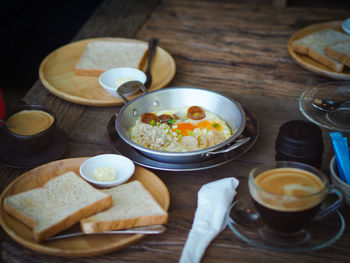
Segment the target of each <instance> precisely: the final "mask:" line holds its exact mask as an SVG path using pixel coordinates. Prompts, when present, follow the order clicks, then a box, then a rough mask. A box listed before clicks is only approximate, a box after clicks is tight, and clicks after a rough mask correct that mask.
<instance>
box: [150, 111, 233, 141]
mask: <svg viewBox="0 0 350 263" xmlns="http://www.w3.org/2000/svg"><path fill="white" fill-rule="evenodd" d="M187 110H188V107H183V108H177V109H167V110H163V111H157V112H154V113H155V114H156V115H158V116H159V115H162V114H168V115H171V116H176V117H178V119H176V122H175V123H174V124H173V125H172V126H171V129H172V131H173V132H176V133H177V134H178V135H182V136H191V135H201V134H203V133H204V134H206V133H207V132H209V131H211V130H217V131H220V132H221V133H222V134H223V135H224V136H225V138H226V139H228V138H230V137H231V135H232V132H231V129H230V128H229V127H228V125H227V124H226V122H225V121H224V120H222V119H221V118H219V117H218V116H217V115H216V114H214V113H212V112H209V111H207V110H205V109H203V110H204V112H205V117H204V118H203V119H201V120H193V119H190V118H188V117H187Z"/></svg>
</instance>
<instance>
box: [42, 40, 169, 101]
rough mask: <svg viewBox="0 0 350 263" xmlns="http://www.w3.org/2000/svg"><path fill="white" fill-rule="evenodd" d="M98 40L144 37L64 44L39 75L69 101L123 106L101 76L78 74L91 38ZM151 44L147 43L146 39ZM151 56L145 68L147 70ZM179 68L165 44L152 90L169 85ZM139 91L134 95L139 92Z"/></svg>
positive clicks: (44, 63)
mask: <svg viewBox="0 0 350 263" xmlns="http://www.w3.org/2000/svg"><path fill="white" fill-rule="evenodd" d="M95 40H113V41H116V42H124V43H132V42H142V43H145V42H143V41H140V40H134V39H126V38H91V39H85V40H81V41H77V42H73V43H71V44H68V45H65V46H62V47H60V48H58V49H56V50H55V51H53V52H52V53H50V54H49V55H48V56H47V57H46V58H45V59H44V60H43V61H42V62H41V64H40V68H39V77H40V80H41V82H42V83H43V84H44V86H45V87H46V88H47V89H48V90H49V91H50V92H51V93H53V94H54V95H56V96H57V97H60V98H61V99H64V100H67V101H69V102H73V103H77V104H82V105H89V106H119V105H122V104H123V101H122V100H121V99H120V98H118V97H114V96H112V95H110V94H108V93H107V92H106V91H105V90H104V89H103V88H102V87H101V86H100V84H99V83H98V77H85V76H76V75H74V72H73V69H74V66H75V64H76V63H77V61H78V60H79V58H80V56H81V54H82V53H83V51H84V49H85V46H86V44H87V43H88V42H91V41H95ZM146 44H147V43H146ZM146 66H147V59H145V61H144V65H143V68H142V70H143V71H145V70H146ZM175 72H176V66H175V61H174V59H173V57H172V56H171V55H170V54H169V53H168V52H166V51H165V50H164V49H162V48H161V47H157V51H156V53H155V56H154V58H153V60H152V67H151V73H152V85H151V87H150V88H149V90H150V91H152V90H157V89H160V88H163V87H165V86H166V85H167V84H168V83H169V82H170V81H171V80H172V79H173V77H174V75H175ZM139 94H141V93H138V94H136V95H134V96H131V97H130V99H133V98H134V97H136V96H138V95H139Z"/></svg>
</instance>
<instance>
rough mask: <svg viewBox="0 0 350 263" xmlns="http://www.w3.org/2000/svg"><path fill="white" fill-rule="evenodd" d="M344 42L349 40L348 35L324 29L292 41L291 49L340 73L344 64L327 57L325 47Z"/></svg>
mask: <svg viewBox="0 0 350 263" xmlns="http://www.w3.org/2000/svg"><path fill="white" fill-rule="evenodd" d="M346 40H350V36H349V35H346V34H343V33H341V32H338V31H335V30H333V29H325V30H320V31H317V32H315V33H312V34H310V35H307V36H305V37H303V38H301V39H298V40H296V41H294V42H293V43H292V48H293V50H294V51H295V52H297V53H301V54H304V55H308V56H310V57H311V58H313V59H314V60H316V61H318V62H320V63H321V64H323V65H325V66H327V67H329V68H330V69H332V70H334V71H336V72H341V71H342V70H343V67H344V64H343V63H341V62H339V61H337V60H335V59H333V58H330V57H329V56H327V55H326V53H325V47H326V46H328V45H330V44H334V43H338V42H342V41H346Z"/></svg>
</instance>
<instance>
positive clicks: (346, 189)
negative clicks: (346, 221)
mask: <svg viewBox="0 0 350 263" xmlns="http://www.w3.org/2000/svg"><path fill="white" fill-rule="evenodd" d="M329 170H330V173H331V182H332V184H334V185H335V186H336V187H338V188H340V189H341V190H342V192H343V193H344V199H345V203H346V204H347V205H350V184H347V183H346V182H344V181H343V180H342V179H340V177H339V173H338V165H337V161H336V158H335V156H333V157H332V159H331V161H330V164H329Z"/></svg>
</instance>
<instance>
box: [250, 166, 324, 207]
mask: <svg viewBox="0 0 350 263" xmlns="http://www.w3.org/2000/svg"><path fill="white" fill-rule="evenodd" d="M255 184H256V185H257V186H258V187H260V188H261V189H262V190H263V191H259V192H255V194H254V193H253V198H254V199H255V201H256V202H259V203H260V204H261V205H263V206H266V207H269V208H271V209H274V210H280V211H290V212H291V211H301V210H305V209H308V208H311V207H313V206H316V205H318V204H319V203H320V202H321V201H322V200H320V198H321V197H322V195H321V196H319V195H315V196H312V195H314V194H316V193H319V192H320V191H322V190H324V188H325V185H324V183H323V182H322V181H321V179H320V178H319V177H318V176H316V175H314V174H312V173H310V172H308V171H304V170H300V169H295V168H277V169H272V170H269V171H266V172H264V173H262V174H260V175H258V176H257V177H256V178H255ZM266 192H267V193H266ZM269 193H271V194H275V195H279V196H281V198H271V197H270V195H269ZM303 196H305V197H306V196H308V198H302V197H303Z"/></svg>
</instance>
